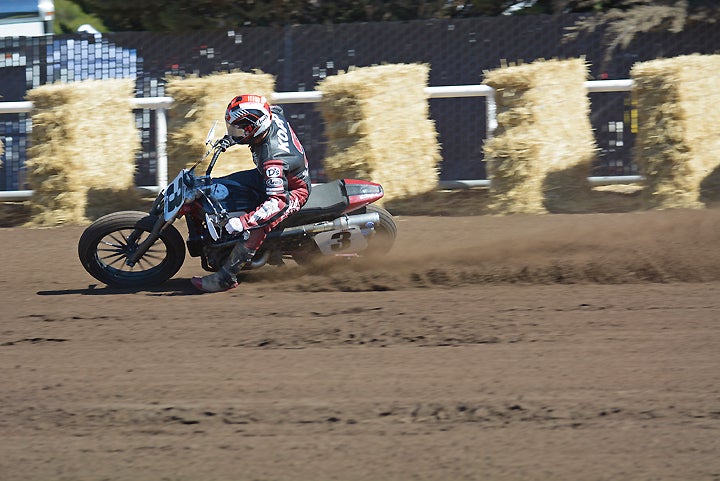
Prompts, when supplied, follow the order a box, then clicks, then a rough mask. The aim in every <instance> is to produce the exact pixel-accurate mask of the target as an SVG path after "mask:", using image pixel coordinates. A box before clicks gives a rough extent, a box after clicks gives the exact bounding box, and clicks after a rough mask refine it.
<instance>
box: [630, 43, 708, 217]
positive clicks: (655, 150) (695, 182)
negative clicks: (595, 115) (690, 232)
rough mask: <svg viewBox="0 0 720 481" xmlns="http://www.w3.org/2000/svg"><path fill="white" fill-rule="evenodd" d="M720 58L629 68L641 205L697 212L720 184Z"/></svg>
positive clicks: (685, 58) (677, 59)
mask: <svg viewBox="0 0 720 481" xmlns="http://www.w3.org/2000/svg"><path fill="white" fill-rule="evenodd" d="M718 72H720V55H688V56H682V57H675V58H671V59H662V60H653V61H650V62H642V63H638V64H636V65H635V66H633V68H632V70H631V75H632V78H633V80H634V81H635V91H634V94H635V96H636V100H637V109H638V135H637V139H636V143H635V160H636V162H637V164H638V167H639V169H640V172H641V173H642V174H643V175H645V177H646V179H647V180H646V184H647V185H646V189H645V196H644V200H645V204H646V207H652V208H699V207H704V206H705V205H706V204H708V203H711V202H717V198H718V192H719V191H720V189H719V188H718V185H720V182H719V181H718V180H719V177H720V175H719V173H718V166H720V76H718Z"/></svg>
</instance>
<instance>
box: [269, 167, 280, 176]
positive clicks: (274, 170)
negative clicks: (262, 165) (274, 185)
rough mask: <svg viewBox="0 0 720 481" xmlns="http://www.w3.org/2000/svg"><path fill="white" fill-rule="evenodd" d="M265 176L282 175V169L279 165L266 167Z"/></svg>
mask: <svg viewBox="0 0 720 481" xmlns="http://www.w3.org/2000/svg"><path fill="white" fill-rule="evenodd" d="M265 177H268V178H273V177H282V170H281V169H280V168H279V167H268V168H267V169H265Z"/></svg>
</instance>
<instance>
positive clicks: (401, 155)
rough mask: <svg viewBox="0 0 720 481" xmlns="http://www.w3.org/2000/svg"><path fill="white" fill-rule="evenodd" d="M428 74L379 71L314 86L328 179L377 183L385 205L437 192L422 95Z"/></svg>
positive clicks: (430, 126)
mask: <svg viewBox="0 0 720 481" xmlns="http://www.w3.org/2000/svg"><path fill="white" fill-rule="evenodd" d="M429 72H430V67H429V66H428V65H424V64H410V65H381V66H374V67H365V68H358V69H355V70H353V71H351V72H348V73H344V74H339V75H335V76H332V77H328V78H326V79H325V80H323V81H322V82H321V83H320V84H319V85H318V87H317V89H318V90H320V91H321V92H322V93H323V101H322V102H321V104H320V111H321V114H322V116H323V119H324V121H325V133H326V135H327V137H328V145H327V154H326V157H325V159H324V160H323V164H324V168H325V172H326V173H327V175H328V177H330V178H341V177H357V178H362V179H367V180H372V181H374V182H378V183H380V184H382V186H383V187H384V189H385V197H384V199H383V200H385V201H387V200H391V199H400V198H406V197H410V196H413V195H417V194H421V193H425V192H429V191H432V190H435V189H436V188H437V183H438V163H439V162H440V160H441V158H440V147H439V144H438V140H437V132H436V130H435V123H434V122H433V121H432V120H430V118H429V107H428V101H427V97H426V95H425V90H424V89H425V86H426V85H427V80H428V75H429Z"/></svg>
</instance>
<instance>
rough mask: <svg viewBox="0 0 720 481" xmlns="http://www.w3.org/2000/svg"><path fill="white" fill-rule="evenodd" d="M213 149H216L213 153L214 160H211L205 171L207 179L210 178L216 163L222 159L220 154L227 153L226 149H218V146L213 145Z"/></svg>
mask: <svg viewBox="0 0 720 481" xmlns="http://www.w3.org/2000/svg"><path fill="white" fill-rule="evenodd" d="M213 149H215V151H214V152H213V156H212V160H210V164H209V165H208V168H207V170H205V175H206V176H207V177H209V176H210V172H211V171H212V170H213V167H215V162H217V159H218V157H220V154H222V153H223V152H225V149H223V148H218V146H217V144H215V145H213Z"/></svg>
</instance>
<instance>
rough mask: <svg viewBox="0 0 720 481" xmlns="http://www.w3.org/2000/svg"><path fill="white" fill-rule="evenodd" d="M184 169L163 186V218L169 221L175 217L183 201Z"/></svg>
mask: <svg viewBox="0 0 720 481" xmlns="http://www.w3.org/2000/svg"><path fill="white" fill-rule="evenodd" d="M184 175H185V170H182V171H181V172H180V173H179V174H178V175H177V177H175V179H173V181H172V182H171V183H170V184H169V185H168V186H167V187H166V188H165V220H166V221H170V220H172V219H174V218H175V215H177V212H178V211H179V210H180V207H182V205H183V203H184V202H185V183H184V182H183V176H184Z"/></svg>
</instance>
